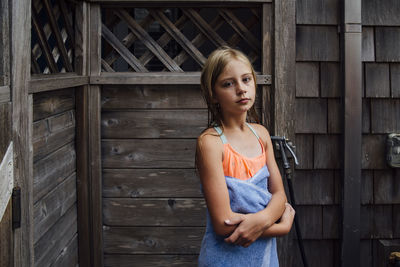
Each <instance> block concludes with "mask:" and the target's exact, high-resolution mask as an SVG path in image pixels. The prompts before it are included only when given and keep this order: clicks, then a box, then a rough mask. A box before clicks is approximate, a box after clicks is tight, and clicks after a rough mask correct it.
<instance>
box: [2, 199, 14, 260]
mask: <svg viewBox="0 0 400 267" xmlns="http://www.w3.org/2000/svg"><path fill="white" fill-rule="evenodd" d="M12 237H13V232H12V208H11V201H9V202H8V203H7V207H6V209H5V212H4V214H3V216H2V218H1V219H0V262H1V264H2V265H3V266H12V262H13V258H12V256H13V244H12V242H13V238H12Z"/></svg>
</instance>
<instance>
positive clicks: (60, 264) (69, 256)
mask: <svg viewBox="0 0 400 267" xmlns="http://www.w3.org/2000/svg"><path fill="white" fill-rule="evenodd" d="M50 266H54V267H72V266H78V235H76V234H75V236H74V237H73V238H72V239H71V240H70V241H69V243H68V244H67V245H66V246H65V248H64V249H63V250H62V251H61V253H60V254H59V255H58V257H57V258H56V259H55V261H54V262H53V263H52V264H51V265H50Z"/></svg>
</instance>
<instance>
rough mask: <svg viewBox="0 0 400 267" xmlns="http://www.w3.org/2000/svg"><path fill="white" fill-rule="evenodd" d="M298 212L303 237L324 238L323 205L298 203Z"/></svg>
mask: <svg viewBox="0 0 400 267" xmlns="http://www.w3.org/2000/svg"><path fill="white" fill-rule="evenodd" d="M296 213H297V216H298V217H297V219H298V221H299V226H300V231H301V235H302V237H303V238H304V239H322V206H311V205H307V206H302V205H298V206H297V210H296ZM307 255H312V254H307Z"/></svg>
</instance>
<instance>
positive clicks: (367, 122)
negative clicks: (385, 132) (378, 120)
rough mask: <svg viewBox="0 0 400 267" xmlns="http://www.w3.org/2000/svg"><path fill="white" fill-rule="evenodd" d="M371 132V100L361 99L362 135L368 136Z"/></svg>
mask: <svg viewBox="0 0 400 267" xmlns="http://www.w3.org/2000/svg"><path fill="white" fill-rule="evenodd" d="M370 131H371V99H369V98H363V99H362V133H363V134H365V133H366V134H368V133H370Z"/></svg>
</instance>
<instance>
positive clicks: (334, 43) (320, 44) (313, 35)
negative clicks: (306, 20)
mask: <svg viewBox="0 0 400 267" xmlns="http://www.w3.org/2000/svg"><path fill="white" fill-rule="evenodd" d="M310 44H312V45H310ZM296 60H298V61H339V34H338V32H337V27H336V26H297V28H296Z"/></svg>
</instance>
